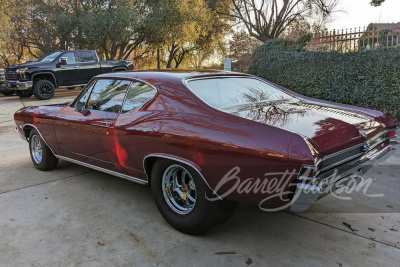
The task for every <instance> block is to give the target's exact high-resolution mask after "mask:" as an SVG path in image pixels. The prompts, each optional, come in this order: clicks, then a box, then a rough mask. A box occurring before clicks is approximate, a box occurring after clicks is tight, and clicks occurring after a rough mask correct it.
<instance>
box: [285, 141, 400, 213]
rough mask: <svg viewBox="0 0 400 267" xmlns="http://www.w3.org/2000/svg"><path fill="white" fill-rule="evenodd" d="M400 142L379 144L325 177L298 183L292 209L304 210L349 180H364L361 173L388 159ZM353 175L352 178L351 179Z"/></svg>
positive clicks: (358, 181)
mask: <svg viewBox="0 0 400 267" xmlns="http://www.w3.org/2000/svg"><path fill="white" fill-rule="evenodd" d="M399 146H400V142H398V141H395V140H391V141H390V142H389V143H388V144H387V145H384V146H379V147H378V148H375V149H373V150H371V151H370V152H368V153H367V154H366V155H364V156H363V157H362V158H361V159H357V160H353V161H351V162H349V163H346V164H345V165H343V166H340V167H337V168H336V171H335V172H334V173H333V174H332V175H330V176H328V177H324V178H323V179H318V177H317V178H315V179H313V180H312V181H311V182H310V183H307V184H306V183H298V184H297V188H296V191H295V194H294V197H293V199H292V203H291V206H290V211H292V212H304V211H307V210H308V209H309V208H310V207H311V205H312V204H314V203H315V202H316V201H317V200H318V199H320V198H322V197H324V196H326V195H328V194H329V193H332V192H334V191H336V190H337V189H338V188H340V187H343V186H346V185H347V184H348V183H349V182H352V183H354V182H356V183H357V184H358V183H360V182H361V181H362V179H361V177H360V176H361V175H363V174H365V173H366V172H367V171H369V169H371V168H372V166H373V165H376V164H378V163H381V162H383V161H385V160H386V159H388V158H389V157H390V156H391V155H393V154H394V153H395V151H396V150H397V149H398V148H399ZM349 177H351V179H349Z"/></svg>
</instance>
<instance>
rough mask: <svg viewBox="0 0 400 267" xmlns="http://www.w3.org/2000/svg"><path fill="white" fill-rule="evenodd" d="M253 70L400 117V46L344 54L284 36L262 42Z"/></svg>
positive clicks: (316, 93) (279, 81)
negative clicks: (305, 45)
mask: <svg viewBox="0 0 400 267" xmlns="http://www.w3.org/2000/svg"><path fill="white" fill-rule="evenodd" d="M249 71H250V73H252V74H254V75H257V76H260V77H262V78H264V79H266V80H269V81H271V82H274V83H276V84H279V85H282V86H283V87H286V88H288V89H290V90H292V91H295V92H298V93H300V94H303V95H306V96H310V97H314V98H319V99H324V100H329V101H333V102H339V103H344V104H350V105H355V106H360V107H366V108H370V109H378V110H381V111H384V112H386V113H387V114H388V115H389V116H391V117H392V118H393V119H394V120H396V122H397V123H399V122H400V112H399V109H400V48H399V47H395V48H385V49H378V50H369V51H362V52H353V53H346V54H341V53H337V52H310V51H301V50H300V49H299V48H298V47H295V46H294V45H293V44H291V43H288V42H286V41H282V40H274V41H269V42H266V43H265V44H263V45H262V46H260V47H258V48H257V49H256V51H255V53H254V56H253V61H252V64H251V66H250V70H249Z"/></svg>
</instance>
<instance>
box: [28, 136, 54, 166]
mask: <svg viewBox="0 0 400 267" xmlns="http://www.w3.org/2000/svg"><path fill="white" fill-rule="evenodd" d="M29 151H30V154H31V159H32V162H33V165H34V166H35V168H36V169H38V170H41V171H48V170H51V169H54V168H56V167H57V164H58V158H56V157H55V156H54V154H53V152H51V150H50V148H49V147H48V146H47V145H46V143H45V142H44V141H43V139H42V138H41V137H40V135H39V133H38V132H37V131H36V130H35V129H32V130H31V132H30V134H29Z"/></svg>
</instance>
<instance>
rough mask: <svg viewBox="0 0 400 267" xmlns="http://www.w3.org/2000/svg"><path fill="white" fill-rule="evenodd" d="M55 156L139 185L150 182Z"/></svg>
mask: <svg viewBox="0 0 400 267" xmlns="http://www.w3.org/2000/svg"><path fill="white" fill-rule="evenodd" d="M55 156H56V158H58V159H62V160H66V161H69V162H72V163H75V164H78V165H81V166H84V167H88V168H91V169H93V170H96V171H100V172H104V173H107V174H111V175H113V176H117V177H119V178H123V179H126V180H129V181H132V182H135V183H138V184H143V185H146V184H148V182H147V181H145V180H142V179H139V178H135V177H132V176H129V175H126V174H122V173H119V172H115V171H110V170H107V169H103V168H100V167H97V166H94V165H91V164H88V163H84V162H82V161H78V160H75V159H71V158H68V157H64V156H60V155H55Z"/></svg>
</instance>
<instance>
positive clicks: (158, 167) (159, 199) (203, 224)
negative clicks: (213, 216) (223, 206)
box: [151, 159, 215, 233]
mask: <svg viewBox="0 0 400 267" xmlns="http://www.w3.org/2000/svg"><path fill="white" fill-rule="evenodd" d="M171 165H180V166H182V167H184V168H185V169H186V170H187V171H188V172H189V173H190V175H191V176H192V178H193V180H194V182H195V186H196V203H195V206H194V208H193V210H192V211H191V212H190V213H188V214H179V213H177V212H175V211H174V210H173V209H172V208H171V207H170V206H169V205H168V203H167V202H166V200H165V198H164V194H163V190H162V177H163V174H164V172H165V170H166V169H167V168H168V167H169V166H171ZM151 190H152V193H153V196H154V199H155V202H156V205H157V208H158V209H159V211H160V213H161V215H162V216H163V217H164V219H165V220H166V221H167V222H168V223H169V224H171V225H172V226H173V227H174V228H176V229H177V230H179V231H182V232H186V233H191V232H193V231H200V232H201V231H202V229H207V228H208V227H209V225H208V224H207V222H208V221H209V218H208V216H209V214H210V208H211V209H212V206H213V205H214V204H215V203H214V202H212V201H209V200H207V199H206V197H205V196H206V194H207V196H211V190H210V189H209V188H208V186H207V185H206V184H205V182H204V181H203V179H202V178H201V177H200V175H199V174H198V173H197V172H196V171H194V170H193V168H191V167H190V166H188V165H186V164H183V163H180V162H175V161H171V160H167V159H162V160H158V161H157V162H156V163H155V164H154V169H153V171H152V174H151Z"/></svg>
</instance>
